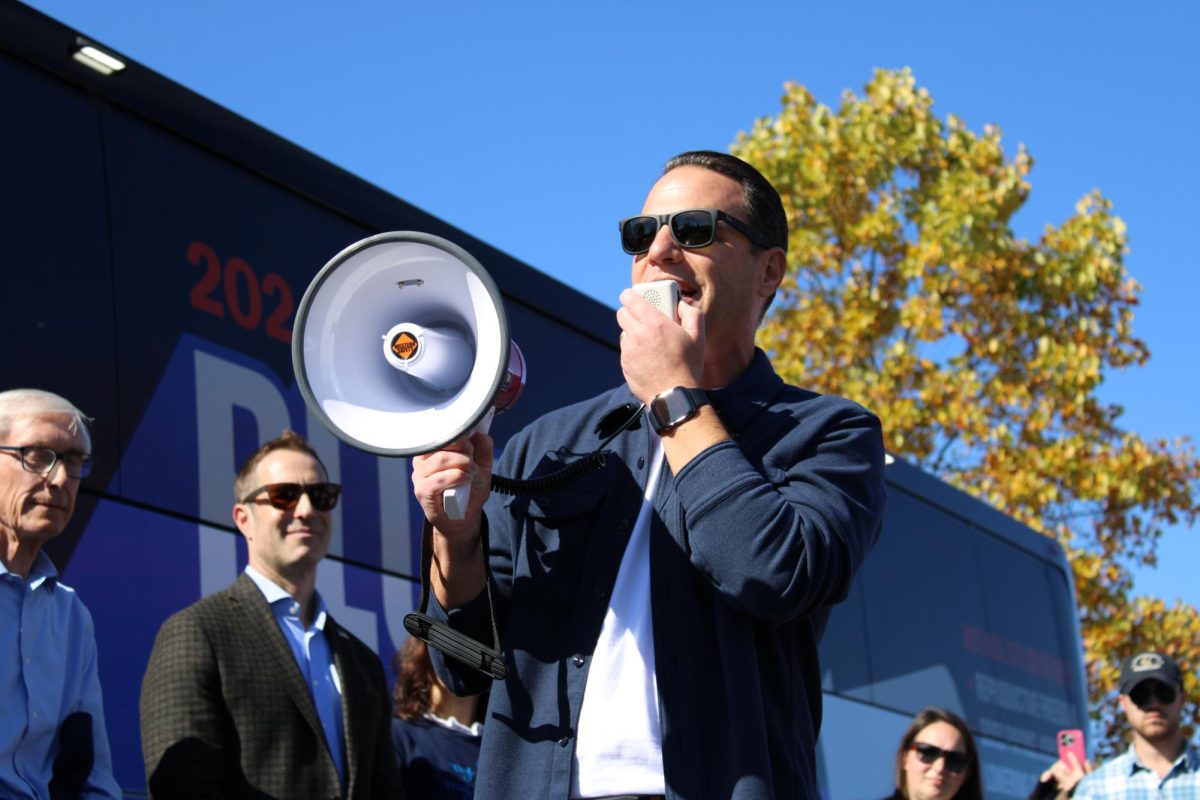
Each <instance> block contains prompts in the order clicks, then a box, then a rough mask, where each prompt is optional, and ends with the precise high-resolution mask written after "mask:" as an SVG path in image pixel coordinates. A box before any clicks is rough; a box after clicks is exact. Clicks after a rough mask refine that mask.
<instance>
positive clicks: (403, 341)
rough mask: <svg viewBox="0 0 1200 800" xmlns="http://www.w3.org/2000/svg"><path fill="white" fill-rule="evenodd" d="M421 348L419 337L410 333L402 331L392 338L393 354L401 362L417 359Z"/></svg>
mask: <svg viewBox="0 0 1200 800" xmlns="http://www.w3.org/2000/svg"><path fill="white" fill-rule="evenodd" d="M420 346H421V345H420V343H419V342H417V337H415V336H413V335H412V334H411V333H409V332H408V331H400V333H398V334H396V335H395V336H393V337H392V352H393V353H395V354H396V358H398V359H400V360H401V361H409V360H411V359H413V358H416V355H417V350H418V349H420Z"/></svg>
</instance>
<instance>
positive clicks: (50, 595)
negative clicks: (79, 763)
mask: <svg viewBox="0 0 1200 800" xmlns="http://www.w3.org/2000/svg"><path fill="white" fill-rule="evenodd" d="M0 709H2V711H0V797H5V798H21V799H22V800H24V799H25V798H36V800H48V798H49V797H50V791H49V788H48V787H49V784H50V779H51V778H52V777H53V769H54V759H55V758H56V757H57V756H58V751H59V736H58V732H59V726H60V725H61V724H62V721H63V720H64V719H66V717H67V716H69V715H70V714H74V713H76V712H80V713H85V714H90V715H91V720H92V747H93V749H94V760H93V764H92V771H91V774H90V775H89V776H88V779H87V781H86V783H85V784H84V791H83V796H84V797H88V798H99V797H105V798H119V797H121V789H120V787H119V786H118V785H117V781H116V779H115V778H114V777H113V771H112V754H111V752H110V751H109V749H108V733H107V731H106V730H105V727H104V704H103V700H102V698H101V695H100V674H99V671H98V665H97V660H96V633H95V629H94V628H93V626H92V615H91V614H89V613H88V610H87V608H85V607H84V605H83V602H82V601H81V600H80V599H79V597H78V595H76V594H75V590H74V589H72V588H71V587H69V586H65V585H63V584H61V583H59V581H58V570H56V569H55V568H54V565H53V564H52V563H50V559H49V558H47V557H46V554H45V553H38V555H37V558H36V559H35V560H34V562H33V567H32V568H31V569H30V571H29V580H28V581H26V580H22V578H21V576H20V575H17V574H15V573H13V572H9V571H8V568H7V567H5V566H4V564H2V563H0Z"/></svg>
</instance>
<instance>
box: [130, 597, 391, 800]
mask: <svg viewBox="0 0 1200 800" xmlns="http://www.w3.org/2000/svg"><path fill="white" fill-rule="evenodd" d="M324 630H325V636H326V638H327V640H328V641H329V648H330V651H331V652H332V654H333V659H334V663H335V664H336V666H337V670H338V674H339V675H340V676H341V682H342V718H343V723H344V727H345V735H346V779H347V785H346V788H345V793H344V794H343V792H342V788H341V786H340V784H339V781H338V775H337V769H336V767H335V766H334V763H333V758H332V756H330V754H329V749H328V747H327V745H326V743H325V735H324V733H323V731H322V728H321V722H320V718H319V717H318V716H317V709H316V706H315V704H314V703H313V699H312V695H311V694H310V693H309V690H308V687H307V686H306V685H305V683H304V678H303V676H302V674H301V672H300V668H299V666H298V665H297V664H296V659H295V656H293V655H292V650H291V648H290V647H289V645H288V643H287V641H286V640H285V639H284V635H283V632H282V631H280V630H279V624H278V623H277V622H276V620H275V616H274V614H272V612H271V607H270V606H269V605H268V604H267V601H266V598H265V597H263V595H262V592H261V591H259V589H258V587H257V586H255V584H254V582H253V581H251V580H250V578H249V577H247V576H246V575H244V574H243V575H242V576H241V577H239V578H238V579H237V581H236V582H235V583H234V584H233V585H232V586H230V587H229V588H228V589H225V590H224V591H222V592H218V593H216V594H214V595H212V596H210V597H206V598H205V599H203V600H201V601H199V602H198V603H195V604H194V605H192V606H189V607H188V608H185V609H184V610H183V611H180V612H179V613H177V614H175V615H173V616H172V617H171V618H170V619H168V620H167V621H166V622H165V623H164V624H163V626H162V629H161V630H160V631H159V633H158V638H157V639H156V641H155V643H154V650H153V652H152V653H151V655H150V663H149V665H148V666H147V668H146V675H145V678H144V679H143V681H142V696H141V729H142V757H143V758H144V760H145V763H146V783H147V786H148V788H149V792H150V796H151V797H154V798H176V797H229V798H268V797H273V798H334V797H343V796H344V797H346V798H350V799H351V800H360V799H361V800H365V798H376V797H378V798H383V797H387V798H396V797H403V790H402V789H401V787H400V784H399V776H398V772H397V770H396V762H395V754H394V753H393V750H392V743H391V736H390V731H391V727H390V719H391V702H390V700H389V695H388V691H387V686H386V680H385V678H384V672H383V665H382V664H381V663H380V661H379V657H378V656H376V655H375V653H374V652H373V651H372V650H371V649H370V648H369V647H367V646H366V645H365V644H363V643H362V642H361V641H359V640H358V639H356V638H355V637H354V636H353V635H351V634H350V633H349V632H347V631H345V630H343V629H342V628H341V627H339V626H338V624H337V623H336V622H334V621H333V619H332V618H331V617H327V618H326V624H325V629H324Z"/></svg>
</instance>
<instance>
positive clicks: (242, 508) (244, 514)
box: [233, 503, 253, 539]
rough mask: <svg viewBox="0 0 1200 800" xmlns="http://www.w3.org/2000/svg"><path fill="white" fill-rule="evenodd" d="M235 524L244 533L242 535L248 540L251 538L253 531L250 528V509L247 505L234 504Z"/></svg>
mask: <svg viewBox="0 0 1200 800" xmlns="http://www.w3.org/2000/svg"><path fill="white" fill-rule="evenodd" d="M233 524H234V525H237V529H238V530H239V531H241V532H242V535H243V536H245V537H246V538H247V539H249V538H250V532H251V531H252V530H253V529H252V528H251V526H250V509H248V508H246V505H245V503H234V504H233Z"/></svg>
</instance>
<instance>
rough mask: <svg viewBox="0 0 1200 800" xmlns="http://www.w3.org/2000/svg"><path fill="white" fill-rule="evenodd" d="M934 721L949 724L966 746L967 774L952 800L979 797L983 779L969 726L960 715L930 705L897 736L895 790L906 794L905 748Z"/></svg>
mask: <svg viewBox="0 0 1200 800" xmlns="http://www.w3.org/2000/svg"><path fill="white" fill-rule="evenodd" d="M935 722H944V723H946V724H947V725H951V726H953V727H954V729H955V730H957V731H958V734H959V736H961V737H962V739H963V743H964V744H965V745H966V746H967V775H966V778H965V779H964V780H963V785H962V786H961V787H959V789H958V793H957V794H955V795H954V798H953V800H983V778H982V777H981V776H980V774H979V751H978V750H977V749H976V748H975V737H973V736H972V735H971V729H970V728H968V727H967V723H966V722H964V721H963V719H962V717H960V716H958V715H957V714H955V713H953V712H951V711H947V710H946V709H944V708H933V707H930V708H927V709H925V710H924V711H922V712H921V713H920V714H917V716H916V717H915V718H914V719H913V721H912V724H911V725H909V726H908V730H906V731H905V732H904V736H903V737H901V739H900V749H899V750H897V751H896V789H897V791H898V792H899V793H900V794H901V795H902V796H904V797H908V786H907V783H908V781H906V780H905V774H904V757H905V756H906V755H908V751H909V748H911V747H912V744H913V741H914V740H915V739H916V738H917V734H918V733H920V732H921V731H923V730H925V729H926V728H928V727H929V726H930V725H932V724H933V723H935Z"/></svg>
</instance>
